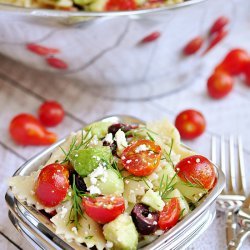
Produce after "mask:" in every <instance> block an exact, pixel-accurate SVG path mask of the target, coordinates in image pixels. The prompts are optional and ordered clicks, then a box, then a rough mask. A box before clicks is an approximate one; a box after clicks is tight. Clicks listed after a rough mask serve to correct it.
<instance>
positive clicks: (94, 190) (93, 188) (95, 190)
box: [88, 185, 101, 194]
mask: <svg viewBox="0 0 250 250" xmlns="http://www.w3.org/2000/svg"><path fill="white" fill-rule="evenodd" d="M88 191H89V193H90V194H101V190H100V189H99V188H98V187H97V186H94V185H91V186H90V187H89V188H88Z"/></svg>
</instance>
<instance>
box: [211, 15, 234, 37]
mask: <svg viewBox="0 0 250 250" xmlns="http://www.w3.org/2000/svg"><path fill="white" fill-rule="evenodd" d="M228 23H229V19H228V18H227V17H226V16H220V17H218V18H217V19H216V20H215V22H214V23H213V25H212V26H211V28H210V31H209V35H210V36H211V35H213V34H214V33H217V32H220V31H221V30H223V29H224V28H225V26H226V25H227V24H228Z"/></svg>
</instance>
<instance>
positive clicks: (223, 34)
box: [202, 30, 228, 55]
mask: <svg viewBox="0 0 250 250" xmlns="http://www.w3.org/2000/svg"><path fill="white" fill-rule="evenodd" d="M227 34H228V31H226V30H220V31H218V32H217V33H215V34H214V35H213V36H212V38H211V40H210V42H209V44H208V47H207V48H206V50H205V51H204V52H203V53H202V55H205V54H207V53H208V52H209V51H210V50H211V49H212V48H213V47H215V46H216V45H217V44H218V43H220V42H221V41H222V40H223V39H224V38H225V37H226V36H227Z"/></svg>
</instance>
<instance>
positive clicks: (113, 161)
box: [107, 155, 123, 179]
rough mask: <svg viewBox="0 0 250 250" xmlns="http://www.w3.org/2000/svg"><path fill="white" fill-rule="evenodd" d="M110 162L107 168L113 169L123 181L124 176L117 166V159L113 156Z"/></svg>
mask: <svg viewBox="0 0 250 250" xmlns="http://www.w3.org/2000/svg"><path fill="white" fill-rule="evenodd" d="M110 162H111V163H110V164H107V167H110V168H112V169H113V170H114V171H115V173H116V174H117V175H118V177H119V178H121V179H122V178H123V177H122V174H121V172H120V170H119V168H118V166H117V162H116V160H115V157H114V156H113V155H112V156H111V159H110Z"/></svg>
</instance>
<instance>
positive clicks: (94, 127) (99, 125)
mask: <svg viewBox="0 0 250 250" xmlns="http://www.w3.org/2000/svg"><path fill="white" fill-rule="evenodd" d="M79 1H80V0H79ZM111 124H112V123H111V122H95V123H92V124H91V125H89V126H88V127H86V128H85V130H86V131H87V130H89V129H91V134H92V135H96V136H97V138H98V139H101V138H103V137H105V136H106V134H107V133H108V127H109V126H110V125H111Z"/></svg>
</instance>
